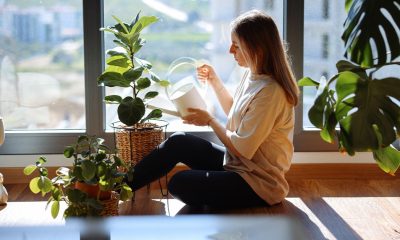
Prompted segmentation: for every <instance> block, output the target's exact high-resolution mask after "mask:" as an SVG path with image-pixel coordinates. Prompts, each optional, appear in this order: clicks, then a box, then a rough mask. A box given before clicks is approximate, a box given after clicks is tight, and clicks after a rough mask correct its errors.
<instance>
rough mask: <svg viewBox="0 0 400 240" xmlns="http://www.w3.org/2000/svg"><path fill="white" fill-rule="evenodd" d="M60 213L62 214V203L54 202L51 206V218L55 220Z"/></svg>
mask: <svg viewBox="0 0 400 240" xmlns="http://www.w3.org/2000/svg"><path fill="white" fill-rule="evenodd" d="M59 212H60V202H59V201H54V202H53V204H52V205H51V216H52V217H53V218H56V217H57V216H58V213H59Z"/></svg>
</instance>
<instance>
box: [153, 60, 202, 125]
mask: <svg viewBox="0 0 400 240" xmlns="http://www.w3.org/2000/svg"><path fill="white" fill-rule="evenodd" d="M205 63H206V61H205V60H196V59H194V58H190V57H181V58H178V59H176V60H174V61H173V62H172V63H171V65H170V67H169V69H168V72H167V77H166V78H167V79H168V80H170V76H171V75H172V73H173V72H174V71H175V70H176V69H177V68H179V67H181V66H183V65H190V66H191V67H194V68H197V67H199V66H201V65H203V64H205ZM195 71H196V70H195ZM170 82H171V81H170ZM196 85H197V86H199V87H197V86H196ZM199 89H202V91H200V90H199ZM206 91H207V84H203V85H201V84H199V83H198V82H197V79H195V78H194V77H193V76H190V75H189V76H186V77H184V78H181V79H180V80H179V81H177V82H175V83H171V85H170V86H168V88H166V89H165V97H164V96H162V95H159V96H158V97H157V98H155V99H153V100H152V101H151V102H149V103H148V104H147V107H148V108H150V109H155V108H157V109H160V110H162V111H163V112H164V113H167V114H170V115H173V116H177V117H184V116H186V115H188V114H190V113H189V112H188V110H187V109H188V108H199V109H203V110H207V104H206V101H205V100H204V97H205V94H206Z"/></svg>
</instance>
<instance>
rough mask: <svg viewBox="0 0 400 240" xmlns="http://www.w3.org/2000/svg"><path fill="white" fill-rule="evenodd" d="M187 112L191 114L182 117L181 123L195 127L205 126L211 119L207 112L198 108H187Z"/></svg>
mask: <svg viewBox="0 0 400 240" xmlns="http://www.w3.org/2000/svg"><path fill="white" fill-rule="evenodd" d="M188 112H190V113H191V114H189V115H187V116H185V117H182V119H183V123H186V124H193V125H196V126H207V125H208V124H209V123H210V121H211V120H212V119H214V117H213V116H211V115H210V113H209V112H207V111H205V110H202V109H198V108H188Z"/></svg>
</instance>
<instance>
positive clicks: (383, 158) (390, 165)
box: [373, 145, 400, 175]
mask: <svg viewBox="0 0 400 240" xmlns="http://www.w3.org/2000/svg"><path fill="white" fill-rule="evenodd" d="M373 156H374V159H375V161H376V162H377V164H378V166H379V167H380V168H381V169H382V170H383V171H384V172H386V173H389V174H392V175H394V173H395V172H396V171H397V169H398V168H399V166H400V152H399V151H398V150H397V149H396V148H394V147H393V146H392V145H390V146H387V147H385V148H379V149H377V150H373Z"/></svg>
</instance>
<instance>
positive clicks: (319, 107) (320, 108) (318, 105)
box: [308, 88, 329, 129]
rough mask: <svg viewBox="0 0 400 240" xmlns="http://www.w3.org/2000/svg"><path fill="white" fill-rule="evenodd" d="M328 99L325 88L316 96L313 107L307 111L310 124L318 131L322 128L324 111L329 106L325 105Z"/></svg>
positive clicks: (327, 91) (327, 90)
mask: <svg viewBox="0 0 400 240" xmlns="http://www.w3.org/2000/svg"><path fill="white" fill-rule="evenodd" d="M328 98H329V89H328V88H325V89H324V91H323V92H322V93H321V94H320V95H318V96H317V98H316V99H315V101H314V104H313V106H312V107H311V108H310V110H309V111H308V118H309V119H310V122H311V123H312V124H313V125H314V126H316V127H317V128H320V129H323V128H324V111H325V110H326V106H329V105H327V104H328Z"/></svg>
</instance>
